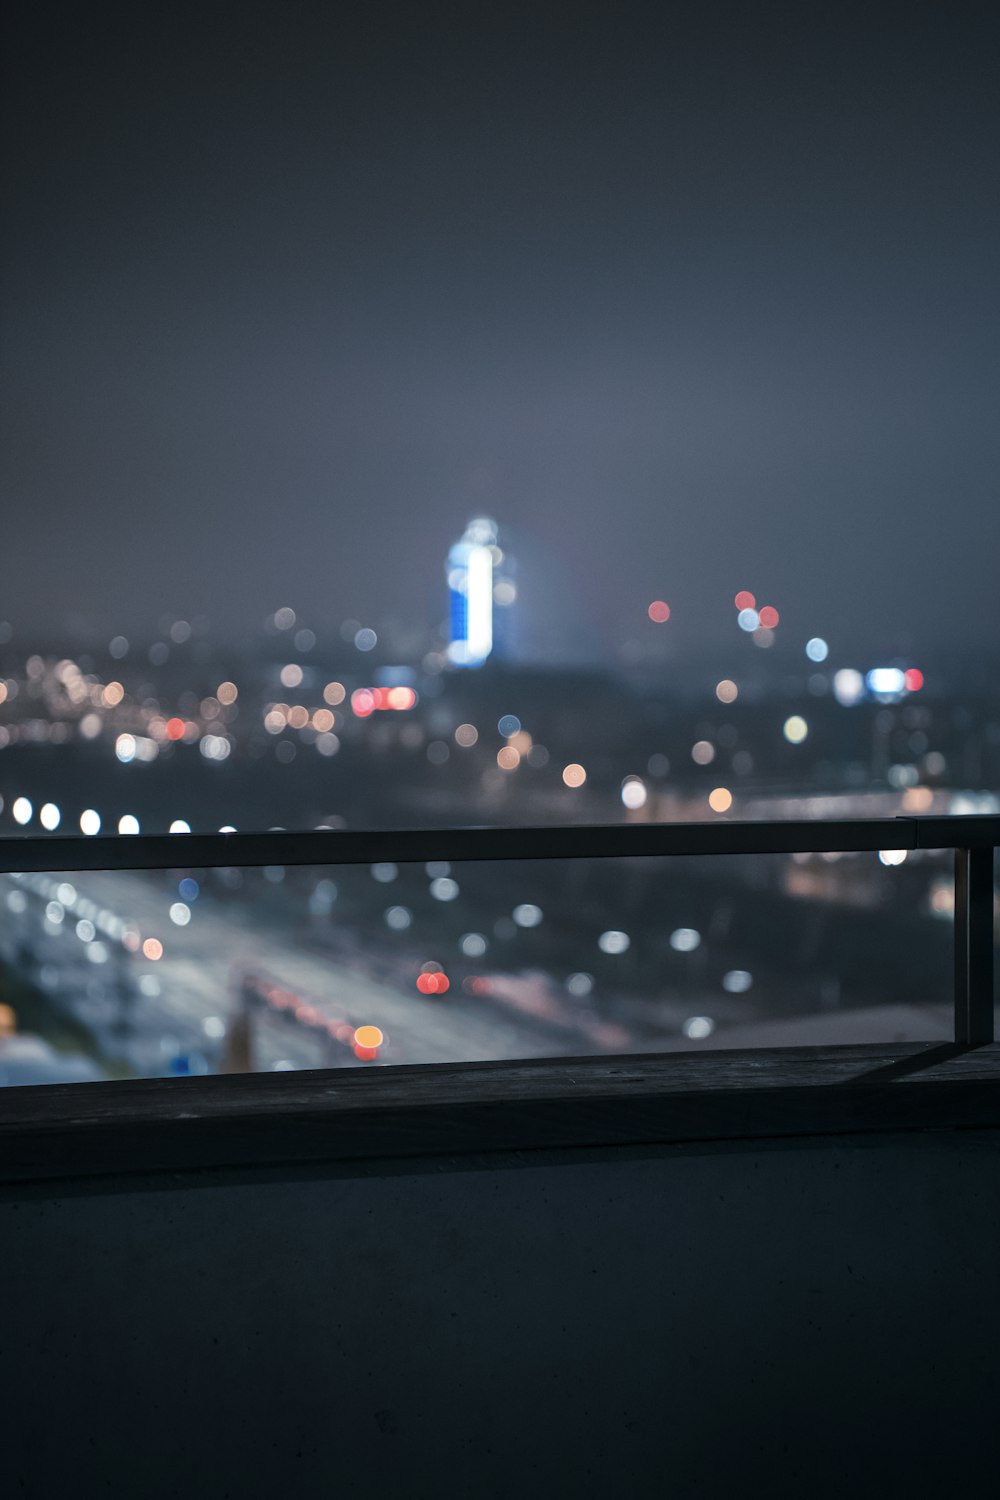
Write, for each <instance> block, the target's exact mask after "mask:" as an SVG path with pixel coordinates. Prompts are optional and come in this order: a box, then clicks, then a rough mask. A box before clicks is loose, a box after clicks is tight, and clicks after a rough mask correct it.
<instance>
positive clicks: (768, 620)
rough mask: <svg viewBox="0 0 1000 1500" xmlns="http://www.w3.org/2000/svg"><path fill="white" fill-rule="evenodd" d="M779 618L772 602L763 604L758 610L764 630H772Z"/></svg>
mask: <svg viewBox="0 0 1000 1500" xmlns="http://www.w3.org/2000/svg"><path fill="white" fill-rule="evenodd" d="M751 608H752V606H751ZM779 618H780V617H779V615H778V611H777V610H776V609H775V608H774V605H773V604H765V605H764V608H763V609H762V610H761V612H760V623H761V624H762V625H763V627H764V629H765V630H773V629H774V627H775V625H777V623H778V620H779Z"/></svg>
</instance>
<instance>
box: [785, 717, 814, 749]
mask: <svg viewBox="0 0 1000 1500" xmlns="http://www.w3.org/2000/svg"><path fill="white" fill-rule="evenodd" d="M781 732H782V734H783V735H784V736H785V739H786V740H787V741H788V743H789V744H790V745H801V743H802V741H803V740H804V739H805V737H806V735H807V734H808V733H809V725H808V724H807V723H806V721H805V719H803V717H802V715H801V714H792V716H791V717H790V718H788V719H786V720H785V722H784V724H783V726H782V730H781Z"/></svg>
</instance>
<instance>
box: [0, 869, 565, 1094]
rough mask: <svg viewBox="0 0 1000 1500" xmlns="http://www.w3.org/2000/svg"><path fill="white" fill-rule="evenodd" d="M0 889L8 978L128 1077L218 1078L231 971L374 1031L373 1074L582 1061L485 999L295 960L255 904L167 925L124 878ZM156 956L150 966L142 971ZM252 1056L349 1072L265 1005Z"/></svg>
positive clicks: (546, 1030) (232, 1005) (164, 898)
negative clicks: (34, 992)
mask: <svg viewBox="0 0 1000 1500" xmlns="http://www.w3.org/2000/svg"><path fill="white" fill-rule="evenodd" d="M0 889H2V895H0V952H2V955H3V957H4V958H5V959H6V960H7V962H9V963H11V964H12V965H13V966H14V967H18V966H20V967H22V968H23V967H25V965H26V963H27V967H28V968H29V971H30V977H31V978H32V980H33V981H34V982H35V983H38V984H39V985H40V987H41V988H42V989H43V990H45V991H46V992H47V993H48V994H49V995H51V996H52V997H53V998H54V999H55V1000H56V1002H57V1003H59V1004H61V1005H63V1006H65V1007H68V1008H69V1009H70V1011H71V1012H72V1014H73V1015H74V1016H75V1017H76V1018H77V1019H78V1020H80V1021H81V1022H83V1023H84V1024H85V1025H87V1026H88V1027H89V1028H90V1029H91V1031H92V1032H93V1033H94V1034H95V1036H96V1037H97V1038H98V1041H99V1044H100V1046H101V1050H102V1051H103V1052H105V1053H106V1054H107V1055H109V1056H114V1055H116V1054H118V1055H121V1056H123V1057H124V1060H125V1061H126V1062H127V1064H128V1065H129V1067H130V1070H132V1071H134V1072H136V1073H138V1074H140V1075H159V1074H162V1073H164V1072H168V1071H170V1069H171V1065H172V1063H173V1060H174V1059H177V1058H187V1059H189V1060H190V1059H194V1060H195V1061H194V1065H195V1066H196V1068H198V1069H199V1070H201V1069H202V1067H203V1066H207V1067H209V1068H210V1069H211V1070H212V1071H215V1069H216V1068H217V1067H219V1066H221V1065H222V1061H223V1057H224V1051H225V1035H226V1033H227V1032H228V1031H229V1029H230V1028H231V1027H232V1025H233V1021H234V1017H235V1012H236V1008H237V1005H238V1000H237V986H236V984H234V976H235V975H236V974H238V973H239V972H240V971H244V970H246V971H250V972H251V973H254V974H260V975H264V976H267V977H268V978H269V979H270V980H271V981H273V982H275V983H277V984H279V985H281V986H282V987H283V988H284V989H286V990H291V991H293V992H295V993H296V995H297V996H299V997H301V998H302V1000H303V1001H305V1002H307V1003H308V1004H309V1005H310V1006H312V1007H314V1008H315V1009H316V1010H317V1011H319V1012H320V1013H321V1015H322V1016H323V1018H324V1019H326V1020H328V1021H330V1022H338V1021H339V1022H342V1023H347V1024H348V1025H350V1027H352V1028H356V1027H358V1026H362V1025H374V1026H377V1027H379V1029H380V1030H381V1031H382V1032H383V1033H384V1036H385V1042H384V1044H383V1045H382V1047H381V1048H380V1050H379V1053H378V1061H380V1062H384V1063H427V1062H452V1061H476V1060H482V1059H490V1058H498V1057H531V1056H541V1055H547V1054H553V1053H558V1052H565V1053H571V1052H574V1051H580V1050H590V1049H589V1048H587V1047H586V1046H585V1038H583V1037H581V1036H576V1037H575V1038H574V1037H573V1035H572V1034H566V1035H565V1036H563V1037H560V1035H559V1034H558V1032H555V1033H554V1032H553V1029H552V1028H551V1027H550V1026H545V1025H543V1024H540V1023H539V1022H538V1021H537V1019H536V1018H534V1017H532V1016H531V1015H525V1014H523V1013H518V1012H517V1011H516V1010H514V1011H512V1010H511V1009H510V1008H509V1007H503V1006H494V1005H493V1004H492V1003H491V1002H490V1000H489V999H488V998H486V997H482V996H470V995H467V994H463V993H462V992H461V991H460V990H458V989H457V988H453V989H452V990H451V991H450V993H449V994H448V995H446V996H445V995H442V996H423V995H420V994H419V993H418V992H417V990H416V988H415V987H414V985H413V977H412V976H411V975H409V974H405V975H404V974H403V973H400V975H399V981H398V983H394V982H392V980H391V979H389V980H387V979H383V978H376V977H374V976H373V975H371V974H370V973H367V972H365V970H364V969H363V968H362V967H361V966H360V965H358V964H351V963H350V962H347V961H344V960H343V959H341V958H339V957H337V956H332V955H331V956H328V955H326V954H321V953H316V952H311V951H307V950H306V949H304V948H303V947H302V946H301V945H299V944H298V943H297V942H296V941H295V940H294V938H293V937H292V936H290V935H289V934H288V933H287V931H282V924H281V922H280V917H279V914H278V913H276V912H274V911H273V910H269V909H268V905H269V904H268V903H267V902H255V903H254V906H253V910H252V912H251V908H250V906H249V904H245V903H242V902H233V901H230V900H227V901H225V902H223V901H221V900H219V899H217V898H216V897H214V896H213V894H212V892H211V891H210V890H208V889H203V890H202V891H201V892H200V893H199V896H198V898H197V900H195V901H193V902H192V903H190V904H188V903H183V904H184V906H185V907H186V910H187V912H189V913H190V917H189V920H188V922H187V924H186V925H184V926H178V925H176V924H175V923H174V922H173V921H172V920H171V916H170V908H171V906H172V905H174V904H175V903H177V896H176V886H172V887H171V888H170V889H167V888H166V886H165V883H164V885H163V886H158V884H157V882H156V881H155V879H153V880H151V879H149V878H145V877H142V876H138V875H133V874H129V873H110V872H102V873H96V874H91V873H88V874H78V875H73V876H71V877H63V876H59V875H23V876H20V877H4V878H3V880H2V883H0ZM126 943H128V944H129V945H131V948H132V949H134V951H130V948H129V947H126ZM150 944H152V945H153V946H152V947H150V946H149V945H150ZM155 945H161V946H162V954H161V955H160V956H159V957H153V958H151V957H149V956H147V955H148V953H152V954H154V955H155V954H156V953H157V951H158V950H157V947H156V946H155ZM144 948H147V953H144V951H143V949H144ZM252 1046H253V1062H254V1066H255V1067H256V1068H259V1069H273V1068H276V1067H285V1068H296V1069H298V1068H316V1067H330V1066H335V1065H337V1064H340V1063H348V1064H351V1065H356V1059H355V1057H354V1055H353V1053H352V1052H351V1050H350V1048H349V1047H346V1046H344V1045H343V1044H342V1043H338V1042H336V1041H334V1040H333V1039H332V1038H330V1037H329V1036H328V1035H326V1034H325V1033H323V1032H321V1031H318V1030H317V1029H316V1028H315V1027H310V1026H305V1025H302V1024H300V1023H298V1022H297V1021H296V1020H295V1019H294V1018H293V1017H292V1016H291V1015H286V1014H270V1013H268V1009H267V1007H266V1006H264V1005H258V1006H255V1007H254V1009H253V1041H252ZM202 1060H204V1064H203V1063H202Z"/></svg>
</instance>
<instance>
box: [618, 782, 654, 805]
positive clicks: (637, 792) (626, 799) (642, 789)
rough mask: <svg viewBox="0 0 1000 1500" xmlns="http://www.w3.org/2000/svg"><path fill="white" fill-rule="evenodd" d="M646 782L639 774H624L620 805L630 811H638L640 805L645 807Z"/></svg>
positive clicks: (646, 795)
mask: <svg viewBox="0 0 1000 1500" xmlns="http://www.w3.org/2000/svg"><path fill="white" fill-rule="evenodd" d="M648 795H649V794H648V792H647V791H646V783H645V782H644V781H643V780H642V779H641V777H639V776H626V778H625V780H624V781H623V782H622V790H621V799H622V805H623V806H624V807H627V808H628V809H629V811H630V812H638V810H639V808H640V807H645V805H646V799H647V797H648Z"/></svg>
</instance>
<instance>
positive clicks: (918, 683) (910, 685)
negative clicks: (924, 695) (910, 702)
mask: <svg viewBox="0 0 1000 1500" xmlns="http://www.w3.org/2000/svg"><path fill="white" fill-rule="evenodd" d="M903 681H904V682H905V683H906V686H907V689H908V691H909V692H911V693H919V692H920V689H921V688H922V687H923V685H924V674H923V672H921V670H920V668H919V667H911V668H910V670H909V671H908V672H904V674H903Z"/></svg>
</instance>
